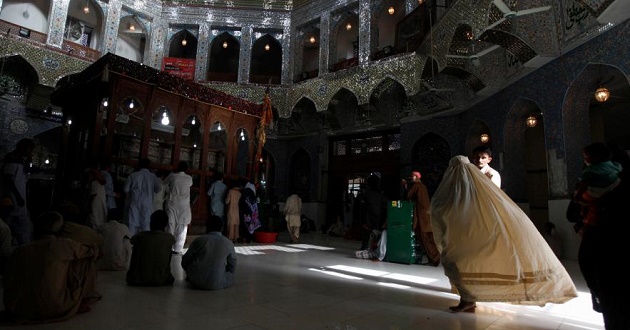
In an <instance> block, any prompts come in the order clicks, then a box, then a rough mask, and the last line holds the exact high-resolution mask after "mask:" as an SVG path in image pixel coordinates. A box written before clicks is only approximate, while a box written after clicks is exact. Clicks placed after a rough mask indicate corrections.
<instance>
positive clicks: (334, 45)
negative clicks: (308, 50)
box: [328, 11, 359, 72]
mask: <svg viewBox="0 0 630 330" xmlns="http://www.w3.org/2000/svg"><path fill="white" fill-rule="evenodd" d="M348 24H350V29H349V30H348V29H347V26H348ZM358 30H359V15H358V14H357V13H355V12H352V11H346V12H344V13H343V14H341V15H340V16H339V17H338V19H337V20H336V21H335V22H334V24H333V25H332V26H331V29H330V31H331V34H330V39H329V42H330V44H329V48H328V49H329V52H330V56H329V57H330V68H329V71H330V72H334V71H338V70H341V69H344V68H348V67H352V66H355V65H357V64H358V60H355V59H356V58H357V57H358V46H359V32H358Z"/></svg>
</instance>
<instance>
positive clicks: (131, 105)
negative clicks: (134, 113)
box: [129, 100, 134, 109]
mask: <svg viewBox="0 0 630 330" xmlns="http://www.w3.org/2000/svg"><path fill="white" fill-rule="evenodd" d="M133 107H134V105H133V100H131V101H130V102H129V109H133Z"/></svg>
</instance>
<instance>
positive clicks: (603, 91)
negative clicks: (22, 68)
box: [595, 87, 610, 102]
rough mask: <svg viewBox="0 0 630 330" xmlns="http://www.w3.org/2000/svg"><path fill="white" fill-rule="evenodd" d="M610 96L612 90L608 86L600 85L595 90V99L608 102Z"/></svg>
mask: <svg viewBox="0 0 630 330" xmlns="http://www.w3.org/2000/svg"><path fill="white" fill-rule="evenodd" d="M609 97H610V91H609V90H608V88H606V87H600V88H598V89H597V90H596V91H595V99H596V100H597V101H598V102H606V101H608V98H609Z"/></svg>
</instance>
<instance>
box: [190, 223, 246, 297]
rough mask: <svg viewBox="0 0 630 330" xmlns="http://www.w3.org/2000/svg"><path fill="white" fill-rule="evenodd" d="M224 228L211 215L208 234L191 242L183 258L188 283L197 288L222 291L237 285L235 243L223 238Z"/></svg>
mask: <svg viewBox="0 0 630 330" xmlns="http://www.w3.org/2000/svg"><path fill="white" fill-rule="evenodd" d="M221 227H222V221H221V218H220V217H219V216H216V215H211V216H209V217H208V220H207V221H206V234H205V235H203V236H200V237H197V238H196V239H195V240H194V241H193V242H192V243H190V247H189V248H188V251H187V252H186V254H184V255H183V256H182V268H184V271H186V280H187V281H188V282H190V283H191V284H192V285H193V286H194V287H196V288H199V289H205V290H220V289H224V288H227V287H229V286H231V285H232V284H234V271H235V269H236V251H235V250H234V244H233V243H232V242H231V241H230V240H229V239H227V238H226V237H225V236H223V235H221Z"/></svg>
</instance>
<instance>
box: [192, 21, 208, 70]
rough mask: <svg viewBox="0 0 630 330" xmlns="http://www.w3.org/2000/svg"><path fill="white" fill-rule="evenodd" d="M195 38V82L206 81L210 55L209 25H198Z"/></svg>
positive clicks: (206, 23)
mask: <svg viewBox="0 0 630 330" xmlns="http://www.w3.org/2000/svg"><path fill="white" fill-rule="evenodd" d="M197 34H198V36H199V37H198V38H197V41H198V42H197V61H196V64H195V81H203V80H206V77H207V72H208V55H209V54H210V52H209V49H208V47H209V46H208V45H210V23H208V22H203V23H202V24H201V25H199V32H198V33H197Z"/></svg>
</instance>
